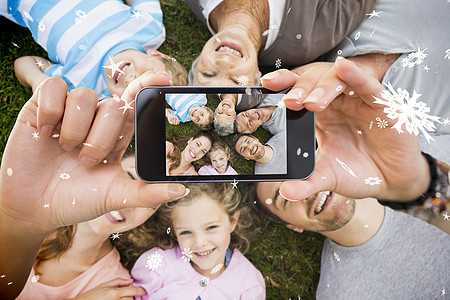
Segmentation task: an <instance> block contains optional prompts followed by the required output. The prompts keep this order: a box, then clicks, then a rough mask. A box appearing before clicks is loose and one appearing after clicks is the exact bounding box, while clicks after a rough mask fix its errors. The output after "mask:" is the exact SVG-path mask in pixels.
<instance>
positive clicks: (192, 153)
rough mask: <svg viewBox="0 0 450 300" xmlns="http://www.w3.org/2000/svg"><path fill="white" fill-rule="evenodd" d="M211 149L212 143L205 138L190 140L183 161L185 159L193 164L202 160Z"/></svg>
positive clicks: (184, 151) (182, 154) (183, 153)
mask: <svg viewBox="0 0 450 300" xmlns="http://www.w3.org/2000/svg"><path fill="white" fill-rule="evenodd" d="M209 149H211V141H210V140H209V139H208V138H206V137H204V136H199V137H197V138H195V139H190V140H189V141H188V143H187V145H186V148H184V150H183V152H182V153H181V156H182V157H181V159H183V158H184V159H185V160H186V161H188V162H193V161H196V160H199V159H201V158H202V157H203V156H205V154H206V153H208V151H209Z"/></svg>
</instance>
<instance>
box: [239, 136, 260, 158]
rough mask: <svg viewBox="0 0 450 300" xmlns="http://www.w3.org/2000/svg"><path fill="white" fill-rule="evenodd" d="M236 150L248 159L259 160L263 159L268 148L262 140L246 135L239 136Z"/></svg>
mask: <svg viewBox="0 0 450 300" xmlns="http://www.w3.org/2000/svg"><path fill="white" fill-rule="evenodd" d="M235 149H236V152H237V153H239V154H240V155H242V157H244V158H245V159H247V160H250V159H252V160H258V159H261V158H262V157H263V156H264V154H265V152H266V149H265V147H264V145H263V144H261V142H260V141H259V140H258V139H257V138H255V137H253V136H248V135H244V136H241V137H240V138H239V140H238V141H237V143H236V146H235Z"/></svg>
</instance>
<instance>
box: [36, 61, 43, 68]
mask: <svg viewBox="0 0 450 300" xmlns="http://www.w3.org/2000/svg"><path fill="white" fill-rule="evenodd" d="M36 65H37V66H38V67H39V68H43V67H44V64H43V63H42V61H40V60H39V59H38V60H36Z"/></svg>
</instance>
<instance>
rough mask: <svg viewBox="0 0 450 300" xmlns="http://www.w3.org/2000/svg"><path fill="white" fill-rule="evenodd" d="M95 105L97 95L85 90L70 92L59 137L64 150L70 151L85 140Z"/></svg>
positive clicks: (79, 89)
mask: <svg viewBox="0 0 450 300" xmlns="http://www.w3.org/2000/svg"><path fill="white" fill-rule="evenodd" d="M97 104H98V98H97V95H96V94H95V93H94V91H92V90H90V89H87V88H78V89H75V90H72V91H71V92H70V93H69V94H68V95H67V99H66V105H65V110H64V117H63V120H62V124H61V132H60V137H59V143H60V144H61V146H62V148H63V149H64V150H66V151H71V150H73V149H74V148H75V147H76V146H78V145H80V144H81V143H82V142H83V141H84V140H85V139H86V137H87V135H88V133H89V129H90V128H91V124H92V120H93V119H94V115H95V110H96V108H97Z"/></svg>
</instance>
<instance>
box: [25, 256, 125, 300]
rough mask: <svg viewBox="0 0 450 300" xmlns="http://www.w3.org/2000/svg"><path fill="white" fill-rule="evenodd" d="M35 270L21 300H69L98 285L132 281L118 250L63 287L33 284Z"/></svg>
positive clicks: (29, 278)
mask: <svg viewBox="0 0 450 300" xmlns="http://www.w3.org/2000/svg"><path fill="white" fill-rule="evenodd" d="M34 276H35V273H34V269H32V270H31V273H30V276H28V280H27V282H26V284H25V287H24V289H23V290H22V292H21V293H20V295H19V297H18V298H16V299H19V300H22V299H23V300H25V299H26V300H29V299H46V300H51V299H67V298H73V297H76V296H79V295H80V294H82V293H84V292H87V291H89V290H90V289H92V288H95V287H97V286H98V285H100V284H102V283H104V282H106V281H110V280H112V279H115V278H123V279H130V273H128V271H127V270H126V269H125V268H124V267H123V266H122V264H121V263H120V255H119V252H117V250H116V248H114V249H113V250H111V251H110V252H109V253H108V254H106V255H105V256H104V257H103V258H102V259H100V260H99V261H98V262H96V263H95V264H94V265H93V266H92V267H90V268H89V269H88V270H86V271H85V272H84V273H83V274H81V275H80V276H78V277H76V278H75V279H73V280H71V281H70V282H68V283H66V284H64V285H62V286H48V285H45V284H42V283H40V282H39V281H37V282H33V280H32V279H33V277H34Z"/></svg>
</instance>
